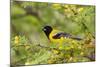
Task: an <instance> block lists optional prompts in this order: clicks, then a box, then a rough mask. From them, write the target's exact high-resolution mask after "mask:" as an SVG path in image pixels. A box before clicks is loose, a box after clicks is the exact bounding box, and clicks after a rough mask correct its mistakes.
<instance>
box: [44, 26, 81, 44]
mask: <svg viewBox="0 0 100 67" xmlns="http://www.w3.org/2000/svg"><path fill="white" fill-rule="evenodd" d="M43 31H44V33H45V34H46V36H47V38H48V39H49V40H50V41H51V42H58V43H61V41H62V40H64V39H73V40H82V39H81V38H78V37H74V36H72V35H71V34H69V33H65V32H62V31H59V30H55V29H53V28H52V27H51V26H45V27H44V28H43Z"/></svg>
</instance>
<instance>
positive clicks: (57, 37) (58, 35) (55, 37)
mask: <svg viewBox="0 0 100 67" xmlns="http://www.w3.org/2000/svg"><path fill="white" fill-rule="evenodd" d="M61 37H66V38H67V37H71V35H70V34H68V33H64V32H60V33H57V34H55V35H54V36H53V38H54V39H60V38H61Z"/></svg>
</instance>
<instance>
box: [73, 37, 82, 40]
mask: <svg viewBox="0 0 100 67" xmlns="http://www.w3.org/2000/svg"><path fill="white" fill-rule="evenodd" d="M72 39H75V40H82V39H81V38H78V37H72Z"/></svg>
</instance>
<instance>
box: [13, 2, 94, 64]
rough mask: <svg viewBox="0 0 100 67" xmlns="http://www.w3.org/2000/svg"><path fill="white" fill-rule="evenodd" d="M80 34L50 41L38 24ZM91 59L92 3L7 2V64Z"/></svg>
mask: <svg viewBox="0 0 100 67" xmlns="http://www.w3.org/2000/svg"><path fill="white" fill-rule="evenodd" d="M46 25H50V26H52V27H53V28H55V29H59V30H61V31H65V32H68V33H71V34H73V35H75V36H78V37H81V38H83V40H82V41H80V42H76V41H74V43H71V44H70V45H62V46H61V49H58V48H57V47H56V44H54V43H50V42H49V41H48V39H47V37H46V36H45V34H44V32H43V31H42V28H43V27H44V26H46ZM94 60H95V6H90V5H71V4H60V3H43V2H27V1H26V2H22V1H12V2H11V65H12V66H13V65H34V64H55V63H72V62H87V61H94Z"/></svg>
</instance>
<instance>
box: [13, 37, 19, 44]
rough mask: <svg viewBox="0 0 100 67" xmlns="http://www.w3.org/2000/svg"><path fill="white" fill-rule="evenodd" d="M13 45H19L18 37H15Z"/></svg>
mask: <svg viewBox="0 0 100 67" xmlns="http://www.w3.org/2000/svg"><path fill="white" fill-rule="evenodd" d="M14 43H15V44H18V43H19V37H18V36H15V40H14Z"/></svg>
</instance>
